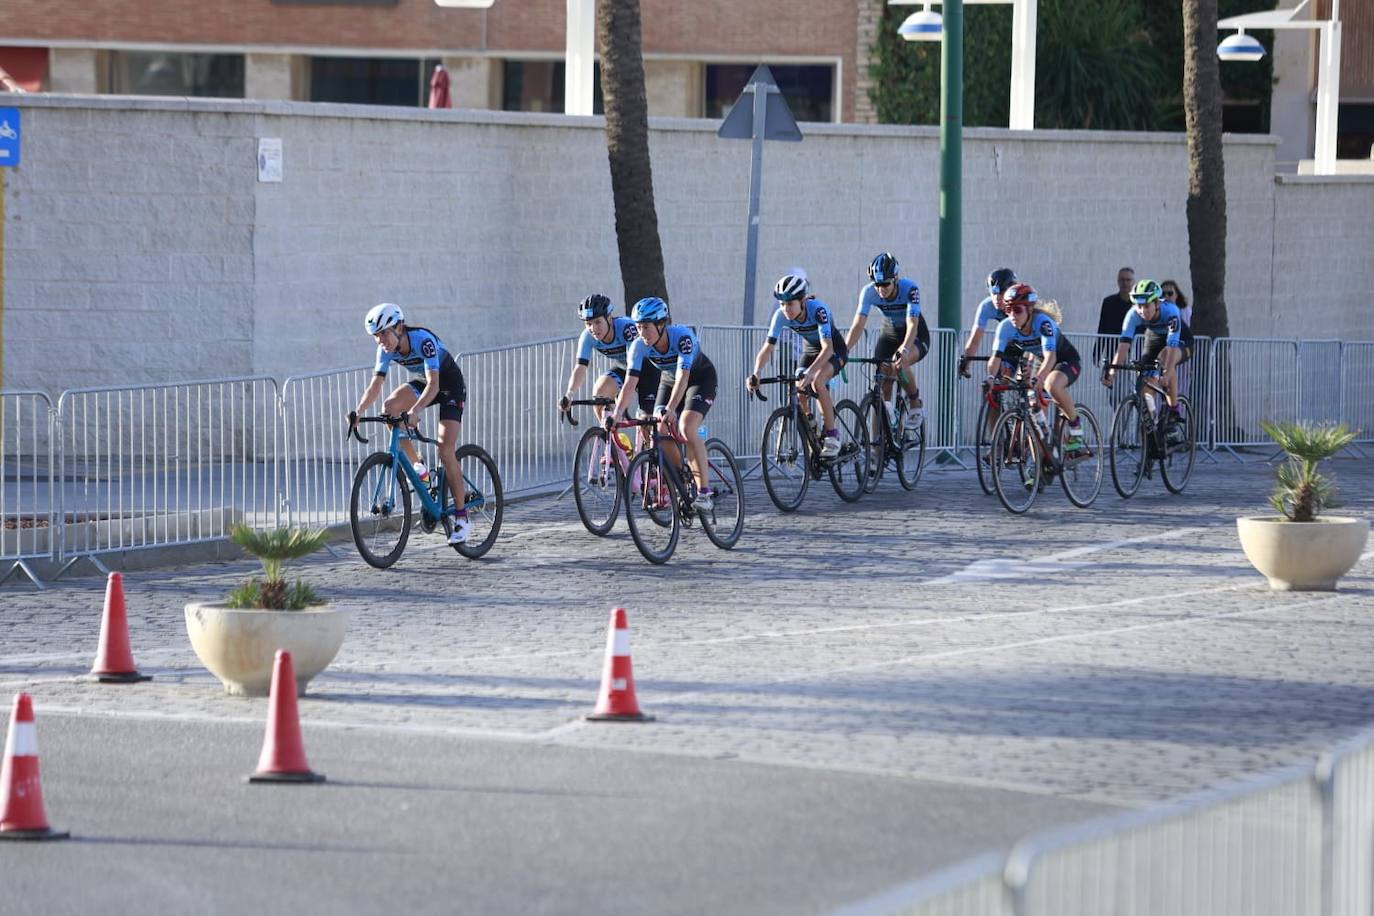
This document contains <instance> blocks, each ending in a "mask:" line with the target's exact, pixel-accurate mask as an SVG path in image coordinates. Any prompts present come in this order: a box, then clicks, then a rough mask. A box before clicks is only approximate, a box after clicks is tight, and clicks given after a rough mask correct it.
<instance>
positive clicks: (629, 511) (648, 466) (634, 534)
mask: <svg viewBox="0 0 1374 916" xmlns="http://www.w3.org/2000/svg"><path fill="white" fill-rule="evenodd" d="M663 475H664V469H663V467H662V466H661V465H660V464H659V459H658V450H657V449H652V450H648V451H643V452H640V453H639V454H638V455H635V456H634V459H633V460H631V461H630V467H629V469H628V470H627V471H626V472H625V477H626V479H627V480H638V481H639V482H640V488H639V493H637V494H635V495H634V497H633V498H632V499H627V500H625V521H626V522H627V523H628V524H629V526H630V537H631V538H632V539H633V540H634V542H635V547H637V548H639V552H640V553H641V554H642V555H643V556H644V559H646V560H648V561H649V562H650V563H653V564H654V565H656V566H661V565H662V564H664V563H667V562H668V560H669V559H671V558H672V556H673V551H674V550H676V549H677V540H678V537H679V535H680V534H681V531H682V521H681V519H679V518H678V513H677V498H678V497H677V493H676V491H675V490H674V489H673V486H672V484H671V483H669V481H668V479H667V478H666V477H664V476H663ZM656 538H657V539H658V540H655V539H656ZM660 541H661V543H660Z"/></svg>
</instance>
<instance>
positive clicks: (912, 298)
mask: <svg viewBox="0 0 1374 916" xmlns="http://www.w3.org/2000/svg"><path fill="white" fill-rule="evenodd" d="M906 301H907V302H914V303H916V304H917V305H920V304H921V288H920V287H919V286H913V287H912V288H911V292H909V293H907V294H906Z"/></svg>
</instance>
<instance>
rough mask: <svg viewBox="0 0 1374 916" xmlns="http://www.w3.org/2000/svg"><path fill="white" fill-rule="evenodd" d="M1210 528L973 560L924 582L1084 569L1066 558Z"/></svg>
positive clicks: (959, 580)
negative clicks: (1042, 553) (1032, 554)
mask: <svg viewBox="0 0 1374 916" xmlns="http://www.w3.org/2000/svg"><path fill="white" fill-rule="evenodd" d="M1211 527H1213V526H1202V527H1193V528H1175V529H1173V530H1170V531H1161V532H1159V533H1158V534H1149V535H1145V536H1144V537H1138V538H1124V539H1122V540H1119V541H1108V542H1107V543H1105V544H1090V545H1088V546H1087V547H1075V548H1073V549H1072V550H1063V551H1060V552H1059V553H1051V554H1047V555H1045V556H1043V557H1036V558H1034V559H1032V560H1029V561H1027V560H1018V559H1015V558H1007V559H986V560H974V561H973V562H972V563H970V564H969V565H968V566H965V567H964V568H963V569H961V570H959V571H958V572H953V573H950V574H949V575H947V576H941V577H940V578H938V579H930V580H928V581H926V582H924V583H921V584H923V585H949V584H952V583H964V582H978V581H983V580H987V579H1020V578H1025V577H1027V576H1034V575H1037V574H1053V573H1056V572H1066V571H1072V570H1075V569H1081V568H1082V567H1084V566H1087V565H1088V564H1087V563H1066V562H1064V561H1065V560H1070V559H1073V558H1076V557H1084V556H1087V555H1088V554H1093V553H1098V552H1100V551H1103V550H1115V549H1116V548H1118V547H1128V546H1130V545H1132V544H1144V543H1146V542H1149V541H1170V540H1174V539H1175V538H1180V537H1183V536H1184V535H1185V534H1193V533H1196V532H1199V531H1208V530H1211ZM1216 527H1219V526H1216Z"/></svg>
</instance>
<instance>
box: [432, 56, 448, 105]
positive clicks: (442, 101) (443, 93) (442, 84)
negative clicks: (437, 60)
mask: <svg viewBox="0 0 1374 916" xmlns="http://www.w3.org/2000/svg"><path fill="white" fill-rule="evenodd" d="M429 107H430V108H452V107H453V100H452V99H450V98H449V96H448V71H447V70H445V69H444V65H443V64H435V65H434V75H433V76H431V77H430V78H429Z"/></svg>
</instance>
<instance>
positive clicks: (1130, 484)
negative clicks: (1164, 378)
mask: <svg viewBox="0 0 1374 916" xmlns="http://www.w3.org/2000/svg"><path fill="white" fill-rule="evenodd" d="M1146 444H1147V443H1146V442H1145V427H1144V425H1143V421H1142V420H1141V417H1140V399H1139V398H1137V397H1135V396H1134V395H1132V396H1131V397H1128V398H1126V399H1125V400H1123V401H1122V402H1121V403H1120V404H1118V405H1116V412H1115V413H1113V414H1112V432H1111V443H1110V448H1111V452H1110V455H1111V458H1110V461H1109V464H1110V465H1111V469H1112V486H1113V487H1115V488H1116V492H1117V493H1118V494H1120V496H1121V498H1122V499H1130V498H1131V497H1132V496H1134V495H1135V494H1136V491H1137V490H1139V489H1140V482H1141V481H1142V480H1144V479H1145V466H1146V463H1147V462H1148V461H1149V460H1150V459H1149V458H1148V457H1146V454H1147V453H1146Z"/></svg>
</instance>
